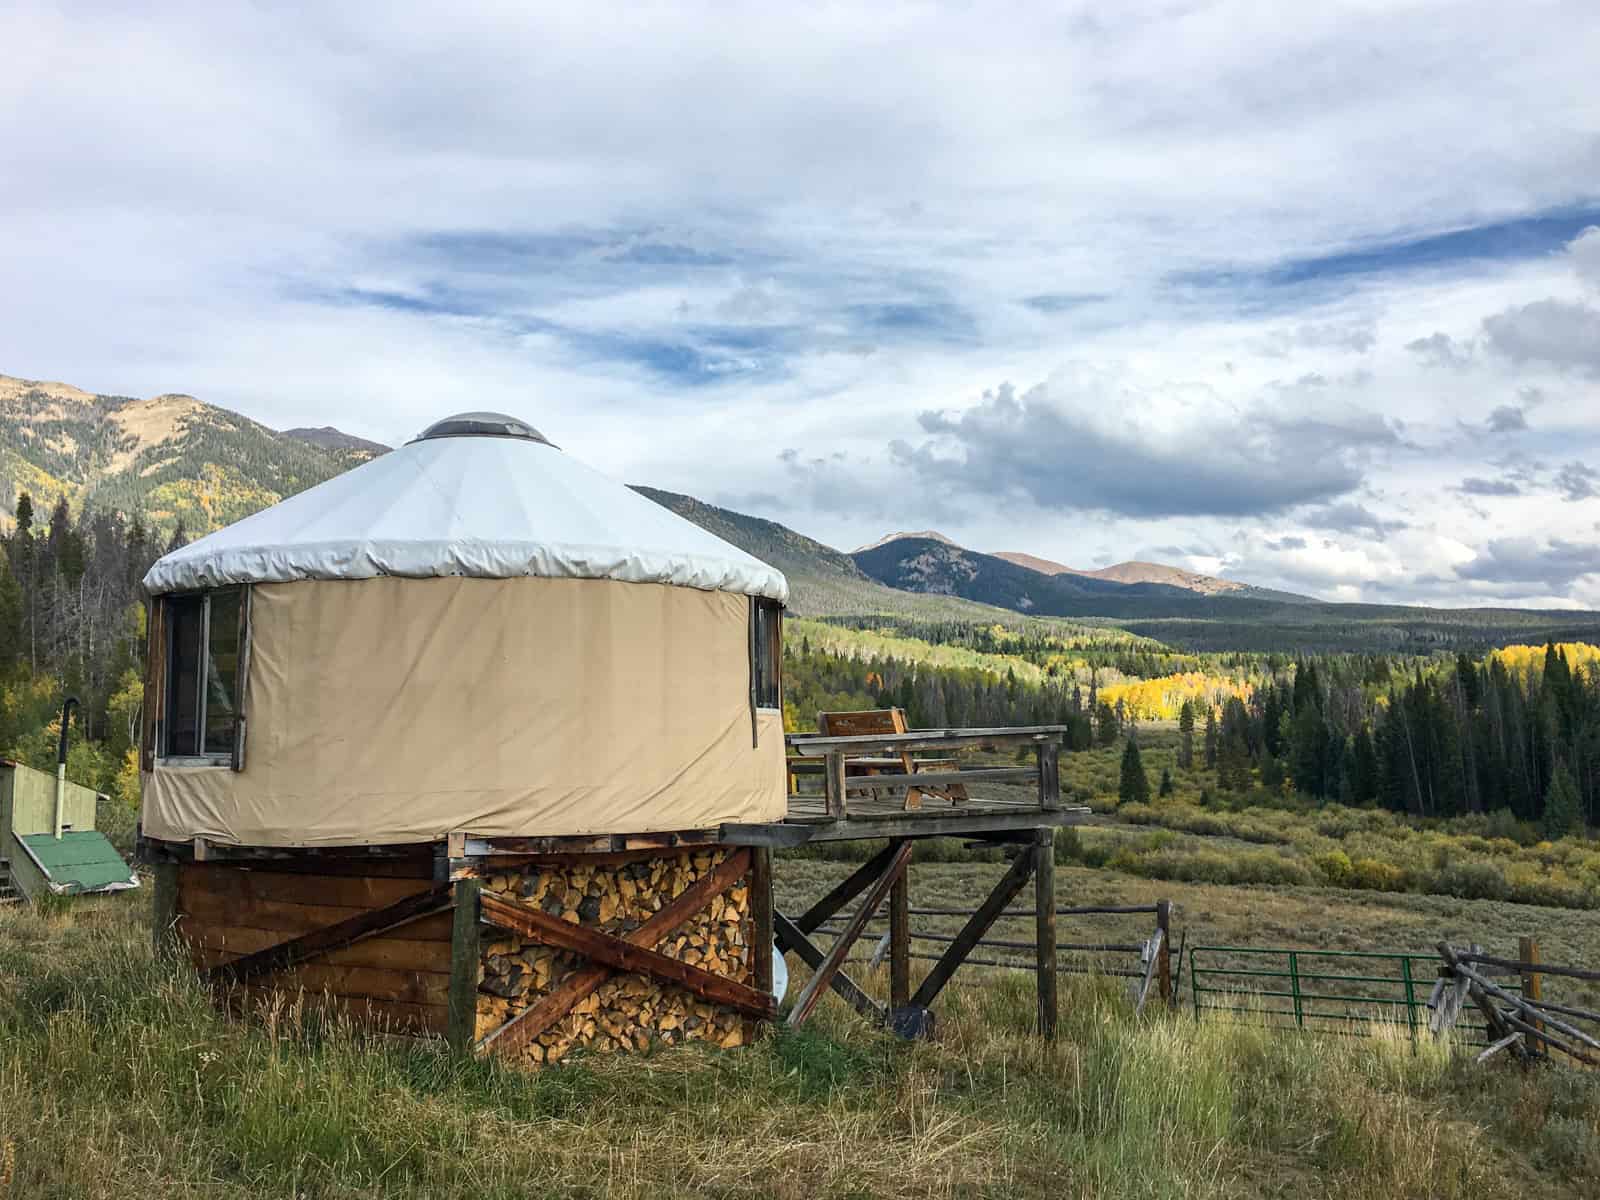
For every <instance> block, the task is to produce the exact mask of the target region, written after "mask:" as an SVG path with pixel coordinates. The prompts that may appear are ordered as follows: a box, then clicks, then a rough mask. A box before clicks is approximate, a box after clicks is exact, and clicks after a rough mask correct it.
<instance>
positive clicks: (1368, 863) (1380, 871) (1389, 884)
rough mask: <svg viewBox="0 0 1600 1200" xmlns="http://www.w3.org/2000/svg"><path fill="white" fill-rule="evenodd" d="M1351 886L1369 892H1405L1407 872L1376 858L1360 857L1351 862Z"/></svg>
mask: <svg viewBox="0 0 1600 1200" xmlns="http://www.w3.org/2000/svg"><path fill="white" fill-rule="evenodd" d="M1349 886H1350V887H1353V888H1360V889H1362V890H1364V891H1369V892H1403V891H1405V890H1406V873H1405V872H1404V871H1402V870H1401V869H1400V868H1399V867H1397V866H1395V865H1393V864H1392V863H1386V862H1381V861H1380V860H1378V859H1376V858H1358V859H1356V860H1355V861H1354V862H1352V863H1351V864H1350V883H1349Z"/></svg>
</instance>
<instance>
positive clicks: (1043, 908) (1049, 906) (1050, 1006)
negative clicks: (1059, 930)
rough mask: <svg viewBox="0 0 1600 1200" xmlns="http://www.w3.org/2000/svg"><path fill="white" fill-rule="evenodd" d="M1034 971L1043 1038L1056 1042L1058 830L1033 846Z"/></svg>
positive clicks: (1044, 833)
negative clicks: (1056, 838)
mask: <svg viewBox="0 0 1600 1200" xmlns="http://www.w3.org/2000/svg"><path fill="white" fill-rule="evenodd" d="M1032 853H1033V856H1034V862H1033V911H1034V940H1035V948H1034V970H1035V974H1036V976H1037V989H1038V997H1039V1036H1040V1037H1042V1038H1044V1040H1045V1041H1047V1042H1049V1041H1054V1040H1055V1036H1056V1017H1057V1015H1058V1012H1059V1004H1058V999H1057V978H1056V965H1057V964H1056V840H1055V830H1053V829H1041V830H1039V833H1038V840H1037V842H1036V843H1035V845H1034V847H1033V851H1032Z"/></svg>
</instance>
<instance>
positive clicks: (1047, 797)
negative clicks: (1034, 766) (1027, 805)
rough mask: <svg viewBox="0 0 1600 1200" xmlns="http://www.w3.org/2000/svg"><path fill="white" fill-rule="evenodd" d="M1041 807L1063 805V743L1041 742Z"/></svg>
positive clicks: (1058, 806)
mask: <svg viewBox="0 0 1600 1200" xmlns="http://www.w3.org/2000/svg"><path fill="white" fill-rule="evenodd" d="M1039 807H1040V808H1044V809H1054V808H1060V807H1061V743H1060V741H1059V740H1057V741H1048V742H1040V743H1039Z"/></svg>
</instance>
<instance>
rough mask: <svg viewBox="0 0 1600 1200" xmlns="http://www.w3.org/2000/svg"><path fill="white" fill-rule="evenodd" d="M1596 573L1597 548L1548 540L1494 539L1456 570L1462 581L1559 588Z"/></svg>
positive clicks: (1599, 567)
mask: <svg viewBox="0 0 1600 1200" xmlns="http://www.w3.org/2000/svg"><path fill="white" fill-rule="evenodd" d="M1596 572H1600V548H1597V547H1596V546H1594V545H1592V544H1586V543H1581V542H1572V541H1566V540H1563V539H1560V538H1551V539H1550V540H1548V541H1546V542H1540V541H1538V540H1536V539H1534V538H1531V537H1509V538H1495V539H1493V540H1491V541H1490V542H1489V543H1488V545H1487V546H1485V547H1484V549H1483V550H1481V551H1479V552H1478V555H1477V557H1476V558H1474V559H1472V561H1471V562H1468V563H1465V564H1463V565H1461V566H1458V567H1457V568H1456V574H1457V575H1459V576H1460V577H1461V578H1462V579H1473V580H1484V581H1488V582H1492V583H1499V584H1520V585H1523V586H1530V585H1531V586H1537V587H1548V588H1555V589H1563V588H1567V587H1570V586H1571V585H1572V584H1573V583H1574V582H1575V581H1577V580H1578V579H1579V578H1581V577H1583V576H1585V575H1593V574H1595V573H1596Z"/></svg>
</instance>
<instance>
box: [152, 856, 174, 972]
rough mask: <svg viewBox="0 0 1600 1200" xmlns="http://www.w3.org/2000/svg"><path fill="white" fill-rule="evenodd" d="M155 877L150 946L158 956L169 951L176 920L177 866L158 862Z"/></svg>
mask: <svg viewBox="0 0 1600 1200" xmlns="http://www.w3.org/2000/svg"><path fill="white" fill-rule="evenodd" d="M155 876H156V879H155V888H154V889H153V892H154V894H153V895H152V896H151V898H150V944H151V946H152V947H153V948H154V950H155V952H156V954H158V955H159V954H165V953H167V952H168V951H170V950H171V948H172V940H173V928H174V926H175V925H176V924H177V920H178V864H177V863H175V862H158V863H157V864H156V865H155Z"/></svg>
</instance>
